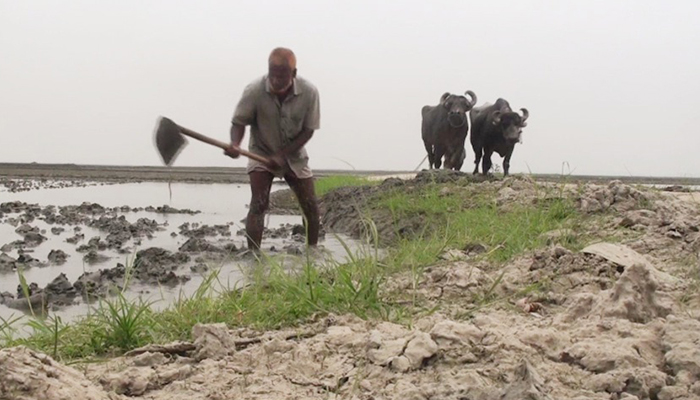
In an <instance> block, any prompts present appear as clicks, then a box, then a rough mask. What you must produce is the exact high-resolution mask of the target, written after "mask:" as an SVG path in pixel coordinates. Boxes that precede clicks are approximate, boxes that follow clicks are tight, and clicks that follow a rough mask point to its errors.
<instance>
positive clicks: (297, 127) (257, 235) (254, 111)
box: [224, 47, 321, 252]
mask: <svg viewBox="0 0 700 400" xmlns="http://www.w3.org/2000/svg"><path fill="white" fill-rule="evenodd" d="M320 118H321V117H320V103H319V96H318V90H317V89H316V87H315V86H314V85H313V84H312V83H311V82H309V81H307V80H305V79H303V78H301V77H298V76H297V68H296V57H295V55H294V53H293V52H292V51H291V50H289V49H286V48H281V47H278V48H276V49H274V50H272V52H271V53H270V56H269V58H268V72H267V74H266V75H264V76H263V77H261V78H257V79H255V80H254V81H253V82H251V83H250V84H248V85H247V86H246V88H245V90H244V91H243V95H242V96H241V99H240V101H239V102H238V105H237V106H236V110H235V111H234V114H233V119H232V120H231V144H232V145H234V146H236V147H239V146H240V143H241V141H242V140H243V136H244V134H245V127H246V126H247V125H250V140H249V151H250V152H251V153H255V154H258V155H261V156H264V157H267V158H268V159H269V162H268V163H261V162H259V161H256V160H253V159H250V160H249V161H248V166H247V172H248V176H249V177H250V189H251V200H250V208H249V211H248V217H247V218H246V234H247V239H248V249H249V250H252V251H255V252H259V251H260V250H261V242H262V235H263V228H264V216H265V212H266V211H267V209H268V206H269V202H270V188H271V186H272V181H273V179H274V178H275V177H278V178H282V177H283V178H284V179H285V181H287V183H288V184H289V187H290V188H291V189H292V191H293V192H294V194H295V195H296V198H297V201H298V202H299V206H300V207H301V209H302V211H303V213H304V218H305V222H306V224H305V225H306V227H307V236H306V237H307V244H308V245H309V246H311V247H312V248H316V245H317V244H318V231H319V215H318V205H317V202H316V194H315V192H314V181H313V174H312V172H311V169H310V168H309V165H308V162H309V156H308V155H307V153H306V149H305V148H304V145H305V144H306V143H307V142H308V141H309V139H311V136H313V133H314V130H317V129H319V127H320ZM224 153H225V154H226V155H228V156H230V157H232V158H238V157H239V156H240V154H239V153H238V152H237V151H236V150H235V149H234V148H230V149H228V150H226V151H224Z"/></svg>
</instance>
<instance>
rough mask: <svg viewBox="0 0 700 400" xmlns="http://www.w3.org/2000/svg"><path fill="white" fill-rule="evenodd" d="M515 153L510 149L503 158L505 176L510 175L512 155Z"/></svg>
mask: <svg viewBox="0 0 700 400" xmlns="http://www.w3.org/2000/svg"><path fill="white" fill-rule="evenodd" d="M512 155H513V151H512V150H511V151H509V152H508V154H506V157H505V158H504V159H503V176H504V177H506V176H508V170H509V169H510V156H512Z"/></svg>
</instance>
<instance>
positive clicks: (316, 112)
mask: <svg viewBox="0 0 700 400" xmlns="http://www.w3.org/2000/svg"><path fill="white" fill-rule="evenodd" d="M310 93H312V97H311V99H310V101H309V107H308V109H307V111H306V115H305V116H304V124H303V128H302V129H301V132H299V134H298V135H297V137H296V138H295V139H294V140H293V141H292V142H291V143H290V144H289V145H288V146H287V147H286V148H284V149H283V150H282V151H281V152H280V153H281V154H279V155H280V156H282V157H284V158H287V157H289V155H290V154H294V153H295V152H297V151H299V149H301V148H302V146H304V145H305V144H306V143H307V142H308V141H309V140H310V139H311V137H312V136H313V135H314V131H316V130H317V129H319V128H320V125H321V106H320V101H319V96H318V90H316V88H313V89H310Z"/></svg>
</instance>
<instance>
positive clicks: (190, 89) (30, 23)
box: [0, 0, 700, 177]
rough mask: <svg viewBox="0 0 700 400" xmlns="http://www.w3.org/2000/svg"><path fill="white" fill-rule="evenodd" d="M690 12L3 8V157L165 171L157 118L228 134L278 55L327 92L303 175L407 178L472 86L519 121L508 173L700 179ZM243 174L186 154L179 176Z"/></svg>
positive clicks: (607, 4)
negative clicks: (446, 111)
mask: <svg viewBox="0 0 700 400" xmlns="http://www.w3.org/2000/svg"><path fill="white" fill-rule="evenodd" d="M698 15H700V2H698V1H697V0H687V1H661V0H658V1H646V0H629V1H616V0H602V1H598V0H595V1H594V0H586V1H579V2H572V1H562V0H551V1H544V0H542V1H529V0H518V1H493V0H489V1H486V0H480V1H478V2H476V1H468V0H458V1H435V0H430V1H425V0H422V1H380V0H373V1H364V0H354V1H352V2H340V1H328V0H319V1H308V0H298V1H262V0H254V1H240V0H237V1H204V0H198V1H180V0H178V1H175V0H168V1H143V0H141V1H119V2H108V1H98V0H92V1H73V0H65V1H60V2H59V1H33V0H26V1H20V0H0V132H1V133H0V135H2V136H1V137H2V140H1V142H0V162H32V161H36V162H61V163H63V162H70V163H80V164H83V163H90V164H128V165H160V163H161V161H160V158H159V156H158V154H157V152H156V150H155V147H154V145H153V137H152V134H153V128H154V125H155V122H156V118H157V117H158V116H159V115H164V116H167V117H170V118H172V119H173V120H175V121H176V122H178V123H180V124H182V125H184V126H187V127H189V128H191V129H193V130H196V131H200V132H202V133H204V134H207V135H211V136H213V137H217V138H219V139H221V140H225V141H228V130H229V126H230V118H231V115H232V113H233V110H234V107H235V105H236V102H237V101H238V98H239V96H240V95H241V93H242V91H243V88H244V86H245V85H246V84H247V83H249V82H250V81H251V80H252V79H254V78H257V77H259V76H261V75H262V74H264V73H265V72H266V61H267V56H268V54H269V52H270V50H271V49H272V48H274V47H275V46H287V47H290V48H292V49H293V50H294V51H295V52H296V54H297V60H298V70H299V75H301V76H304V77H305V78H307V79H309V80H310V81H311V82H313V83H314V84H315V85H316V86H317V87H318V89H319V91H320V96H321V129H320V130H319V131H317V133H316V135H315V136H314V138H313V139H312V140H311V142H310V143H309V145H308V146H307V149H308V151H309V154H310V164H311V167H312V168H339V169H346V168H349V167H348V165H347V164H345V163H344V162H347V163H350V164H352V165H353V166H354V167H355V168H357V169H391V170H394V169H395V170H406V169H408V170H413V169H414V168H415V167H416V166H417V165H418V163H419V162H420V161H421V160H422V159H423V157H424V156H425V150H424V148H423V143H422V141H421V132H420V122H421V120H420V109H421V107H422V106H423V105H426V104H435V103H437V102H438V100H439V98H440V95H442V93H444V92H446V91H450V92H453V93H460V94H461V93H464V91H465V90H467V89H470V90H473V91H474V92H476V94H477V96H478V104H483V103H484V102H494V101H495V100H496V99H497V98H498V97H503V98H505V99H507V100H508V101H509V102H510V103H511V106H513V107H514V108H520V107H526V108H528V109H529V110H530V119H529V120H528V126H527V128H525V130H524V135H523V143H522V144H518V145H517V146H516V149H515V152H514V155H513V159H512V161H511V171H512V172H514V173H518V172H527V171H528V170H530V171H532V172H537V173H558V172H561V170H562V164H563V163H564V162H567V163H568V165H569V166H570V168H571V170H574V173H576V174H606V175H611V174H615V175H619V174H621V175H655V176H660V175H665V176H696V177H697V176H700V159H699V158H698V152H700V23H698V19H697V18H698ZM11 140H17V141H19V143H21V144H19V145H15V146H12V145H10V144H9V142H10V141H11ZM244 143H245V144H246V146H247V136H246V140H245V142H244ZM473 159H474V153H473V152H472V150H471V147H470V146H469V144H467V160H466V161H465V165H464V167H463V170H466V171H470V170H471V169H472V168H473ZM341 160H342V161H341ZM493 161H494V164H497V165H499V166H500V165H501V163H502V160H501V158H500V157H499V156H497V155H494V157H493ZM245 162H246V160H245V159H244V158H241V159H240V160H232V159H230V158H227V157H225V156H224V155H223V154H222V152H221V151H220V150H218V149H216V148H214V147H211V146H209V145H206V144H203V143H200V142H196V141H190V144H189V146H188V147H187V149H185V151H184V152H183V153H182V154H180V157H179V158H178V159H177V161H176V165H183V166H184V165H190V166H244V165H245ZM426 165H427V163H425V164H424V166H426ZM567 170H568V169H567V168H566V167H565V171H567Z"/></svg>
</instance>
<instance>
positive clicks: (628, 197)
mask: <svg viewBox="0 0 700 400" xmlns="http://www.w3.org/2000/svg"><path fill="white" fill-rule="evenodd" d="M653 202H654V198H653V197H652V195H651V194H650V193H645V192H642V191H640V190H638V189H635V188H633V187H632V186H630V185H626V184H624V183H622V182H621V181H612V182H610V183H609V184H608V185H607V186H598V185H587V186H585V188H584V190H583V193H582V194H581V195H580V196H579V198H578V199H577V204H578V207H579V209H580V210H581V211H583V212H585V213H597V212H601V211H606V210H609V209H614V210H616V211H623V212H624V211H629V210H633V209H636V208H645V207H647V206H648V205H652V204H653Z"/></svg>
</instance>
